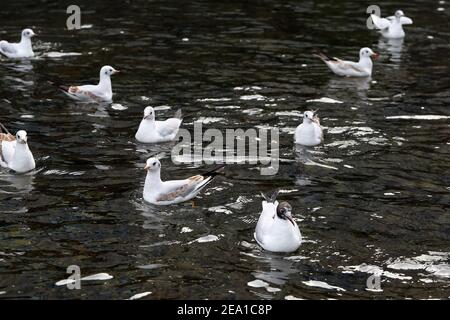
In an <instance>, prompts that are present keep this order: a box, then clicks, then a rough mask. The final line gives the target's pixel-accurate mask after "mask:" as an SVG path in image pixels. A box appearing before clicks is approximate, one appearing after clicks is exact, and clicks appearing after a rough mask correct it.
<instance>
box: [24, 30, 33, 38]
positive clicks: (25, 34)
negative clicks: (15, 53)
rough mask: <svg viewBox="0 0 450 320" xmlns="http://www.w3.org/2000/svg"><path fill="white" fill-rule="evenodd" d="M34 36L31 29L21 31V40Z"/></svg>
mask: <svg viewBox="0 0 450 320" xmlns="http://www.w3.org/2000/svg"><path fill="white" fill-rule="evenodd" d="M35 35H36V34H35V33H34V32H33V30H31V29H24V30H23V31H22V37H23V38H27V39H31V38H33V37H34V36H35Z"/></svg>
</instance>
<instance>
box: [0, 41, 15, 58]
mask: <svg viewBox="0 0 450 320" xmlns="http://www.w3.org/2000/svg"><path fill="white" fill-rule="evenodd" d="M0 52H2V53H3V54H4V55H6V56H8V55H15V54H17V48H16V45H15V44H13V43H9V42H7V41H0Z"/></svg>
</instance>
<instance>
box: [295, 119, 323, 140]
mask: <svg viewBox="0 0 450 320" xmlns="http://www.w3.org/2000/svg"><path fill="white" fill-rule="evenodd" d="M294 140H295V143H297V144H301V145H302V146H307V147H313V146H317V145H319V144H321V143H322V142H323V131H322V127H321V126H320V120H319V117H317V115H316V114H315V112H314V111H305V112H304V113H303V123H301V124H300V125H299V126H298V127H297V128H296V129H295V134H294Z"/></svg>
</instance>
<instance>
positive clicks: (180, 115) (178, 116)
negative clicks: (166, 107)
mask: <svg viewBox="0 0 450 320" xmlns="http://www.w3.org/2000/svg"><path fill="white" fill-rule="evenodd" d="M173 117H174V118H176V119H180V120H182V119H183V113H182V112H181V109H178V110H177V111H176V112H175V115H174V116H173Z"/></svg>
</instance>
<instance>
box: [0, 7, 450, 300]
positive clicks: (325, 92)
mask: <svg viewBox="0 0 450 320" xmlns="http://www.w3.org/2000/svg"><path fill="white" fill-rule="evenodd" d="M79 3H80V5H81V9H82V24H83V28H82V29H81V30H78V31H67V30H66V29H65V22H66V18H67V14H66V13H65V11H66V5H63V4H62V3H60V2H49V1H34V2H28V1H22V0H16V1H8V2H7V3H3V4H2V9H1V11H0V20H1V21H2V27H1V30H0V38H2V39H7V40H15V39H17V37H18V35H19V32H20V30H21V29H22V28H23V27H25V26H30V27H32V28H33V29H34V30H35V31H37V32H38V33H39V37H38V38H36V42H35V52H36V53H37V55H38V57H37V58H36V59H33V60H32V61H30V62H24V61H8V60H6V59H4V58H1V59H0V110H1V122H2V123H4V124H6V125H7V126H8V127H9V128H10V130H11V131H14V132H15V131H16V130H19V129H26V130H27V131H28V134H29V144H30V148H31V150H32V151H33V153H34V155H35V158H36V162H37V168H36V170H35V171H34V172H33V173H31V174H27V175H13V174H11V173H9V172H7V171H5V170H2V171H1V172H0V298H30V299H42V298H52V299H54V298H65V299H67V298H82V299H102V298H107V299H111V298H113V299H127V298H130V297H131V296H133V295H135V294H139V293H144V292H151V294H148V295H146V296H145V297H144V298H143V299H161V298H164V299H167V298H168V299H178V298H194V299H205V298H210V299H218V298H225V299H241V298H245V299H285V298H287V299H294V298H303V299H329V298H340V299H354V298H364V299H366V298H370V299H372V298H376V299H385V298H400V299H404V298H415V299H418V298H420V299H422V298H424V299H428V298H441V299H447V298H449V297H450V265H449V263H450V213H449V207H450V197H449V192H450V166H449V160H450V157H449V151H450V146H449V143H450V142H449V135H450V126H449V124H450V122H449V118H448V117H449V116H450V113H449V109H448V107H449V104H450V89H449V83H450V54H449V52H450V44H449V41H450V31H449V30H450V28H449V27H450V19H449V14H450V3H447V2H444V3H439V2H438V1H436V0H433V1H424V0H423V1H409V2H407V3H403V4H402V7H401V9H403V11H404V12H405V14H406V15H407V16H409V17H411V18H412V19H413V20H414V24H413V25H411V26H406V32H407V37H406V38H405V40H404V42H392V41H391V42H389V41H386V40H383V39H381V38H379V36H378V35H377V33H376V32H374V31H372V30H368V29H367V28H366V18H367V15H366V14H365V10H366V7H367V5H369V4H371V3H364V2H360V1H323V2H322V1H321V2H313V1H301V2H300V1H270V0H266V1H174V0H172V1H170V0H164V1H120V2H119V1H117V2H112V1H90V2H85V3H83V4H81V2H79ZM397 6H398V3H394V2H392V1H388V2H384V3H383V5H382V15H383V16H386V15H391V14H393V12H394V11H395V10H396V9H398V7H397ZM438 8H442V9H443V10H442V9H440V10H438ZM24 13H25V14H24ZM363 46H370V47H371V48H372V49H373V50H374V51H377V52H380V53H381V58H380V59H379V60H377V61H376V62H375V67H374V74H373V77H372V79H368V80H361V79H360V80H355V79H343V78H339V77H336V76H334V75H332V74H331V73H330V72H329V70H327V68H326V66H325V65H324V64H323V63H322V62H321V61H320V60H318V59H317V58H315V57H314V56H312V55H311V52H312V51H313V50H315V49H321V50H326V51H328V52H329V53H331V54H334V55H336V56H339V57H343V58H347V59H356V57H357V54H358V51H359V48H361V47H363ZM61 53H64V54H61ZM105 64H111V65H113V66H114V67H116V68H117V69H121V70H123V71H124V72H123V74H121V75H118V76H115V77H114V78H113V90H114V92H115V95H114V103H113V104H112V105H111V104H110V105H96V104H80V103H77V102H73V101H70V100H68V99H67V98H66V97H65V96H64V95H63V94H62V93H59V92H57V91H56V90H55V89H54V88H53V87H52V86H51V85H49V84H48V83H47V80H48V79H52V78H55V77H59V78H61V79H63V80H67V81H69V82H72V83H75V84H79V83H86V82H91V81H92V82H93V81H96V79H97V76H98V70H99V68H100V67H101V66H102V65H105ZM321 98H329V99H333V100H336V101H334V102H341V103H328V102H330V101H329V99H325V100H324V99H321ZM331 102H333V101H331ZM146 105H152V106H154V107H160V109H161V110H160V111H158V113H157V116H159V117H161V118H165V117H167V116H170V115H172V114H173V113H174V112H175V110H176V109H178V108H182V110H183V112H184V114H185V115H186V117H185V119H184V122H183V125H182V126H183V127H184V128H187V129H189V130H191V131H192V130H193V124H194V121H197V120H199V119H200V120H202V121H203V122H204V124H203V126H204V128H205V129H206V128H217V129H220V130H225V129H226V128H243V129H248V128H254V127H260V126H265V127H272V128H273V127H275V128H279V129H280V132H281V133H280V158H281V159H282V160H281V162H280V169H279V172H278V174H277V175H275V176H262V175H260V174H259V169H260V166H259V165H248V164H247V165H229V166H227V168H226V170H225V172H224V175H223V176H221V177H219V178H218V179H217V180H216V181H215V182H214V183H212V184H211V185H210V186H209V187H208V188H207V190H206V191H205V192H203V193H202V194H201V196H200V197H198V198H197V199H196V201H195V207H192V205H191V203H186V204H180V205H174V206H167V207H153V206H150V205H147V204H145V203H144V202H143V200H142V189H143V184H144V178H145V174H144V171H143V170H142V168H143V166H144V162H145V160H146V158H147V157H148V155H149V154H151V153H154V152H162V151H166V156H165V158H164V159H162V166H163V173H162V175H163V178H183V177H186V176H189V175H192V174H196V173H198V172H199V171H202V170H208V169H209V168H210V167H209V166H205V165H201V166H195V165H175V164H173V163H172V161H171V160H170V150H171V147H172V146H173V144H170V143H169V144H162V145H157V146H155V145H142V144H138V143H137V142H136V141H135V139H134V133H135V131H136V130H137V127H138V124H139V121H140V120H141V118H142V112H143V108H144V107H145V106H146ZM309 108H311V109H319V115H320V116H321V123H322V125H323V126H324V127H325V143H324V144H323V145H322V146H320V147H316V148H313V149H307V150H304V149H302V150H299V149H296V148H295V147H294V146H293V132H294V130H295V127H296V126H297V125H298V124H299V123H300V121H301V114H302V112H303V111H304V110H306V109H309ZM435 116H439V117H435ZM275 188H280V189H281V190H282V192H281V194H280V196H279V199H283V200H287V201H289V202H290V203H291V205H292V206H293V208H294V215H295V218H296V220H297V222H298V223H299V226H300V229H301V231H302V234H303V236H304V239H305V242H304V243H303V245H302V246H301V247H300V249H299V250H298V251H297V252H295V253H293V254H290V255H279V254H270V253H267V252H264V251H262V250H261V249H260V248H259V247H258V246H257V245H256V243H255V241H254V240H253V231H254V227H255V225H256V221H257V219H258V215H259V210H260V208H261V197H260V196H259V192H260V191H263V192H270V191H272V190H274V189H275ZM204 237H206V238H204ZM197 239H201V240H197ZM208 240H209V241H208ZM211 240H212V241H211ZM69 265H78V266H80V268H81V273H82V276H89V275H95V274H98V273H106V274H107V275H103V277H100V280H92V281H88V280H86V281H83V282H82V288H81V290H68V289H67V288H66V286H57V285H56V283H57V282H58V281H60V280H63V279H65V278H67V276H68V274H66V268H67V266H69ZM373 273H376V274H378V275H381V290H382V291H368V290H366V280H367V278H368V277H369V276H370V275H371V274H373ZM111 276H112V278H111ZM256 280H260V281H256Z"/></svg>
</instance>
